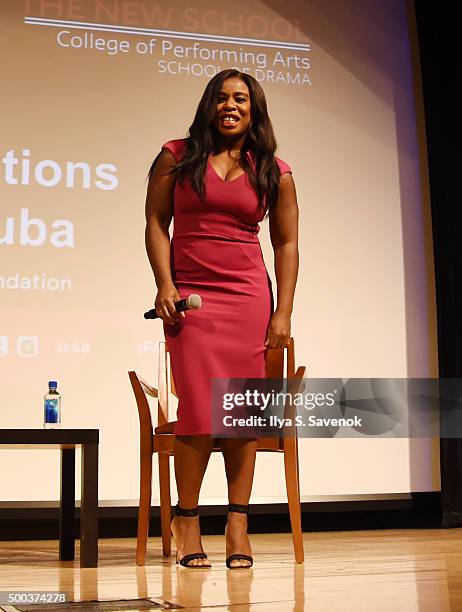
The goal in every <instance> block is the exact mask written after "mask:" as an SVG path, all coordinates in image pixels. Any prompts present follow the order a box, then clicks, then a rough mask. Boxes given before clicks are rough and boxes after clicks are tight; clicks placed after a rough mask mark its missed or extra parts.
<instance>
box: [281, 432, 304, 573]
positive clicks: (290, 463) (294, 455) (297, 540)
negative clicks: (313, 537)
mask: <svg viewBox="0 0 462 612" xmlns="http://www.w3.org/2000/svg"><path fill="white" fill-rule="evenodd" d="M284 469H285V475H286V488H287V500H288V502H289V515H290V526H291V528H292V540H293V543H294V553H295V562H296V563H303V562H304V560H305V554H304V551H303V535H302V512H301V506H300V483H299V478H298V448H297V438H296V437H295V436H290V437H286V438H284Z"/></svg>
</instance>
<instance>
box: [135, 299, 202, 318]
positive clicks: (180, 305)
mask: <svg viewBox="0 0 462 612" xmlns="http://www.w3.org/2000/svg"><path fill="white" fill-rule="evenodd" d="M201 306H202V299H201V296H200V295H197V293H191V295H189V296H188V297H187V298H184V299H183V300H179V301H178V302H175V310H176V311H177V312H183V310H189V309H193V310H196V309H197V308H200V307H201ZM144 318H145V319H158V318H159V315H158V314H157V312H156V309H155V308H152V309H151V310H148V312H145V313H144Z"/></svg>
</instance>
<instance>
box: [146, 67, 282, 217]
mask: <svg viewBox="0 0 462 612" xmlns="http://www.w3.org/2000/svg"><path fill="white" fill-rule="evenodd" d="M231 77H239V78H240V79H242V80H243V81H244V83H245V84H246V85H247V87H248V88H249V95H250V125H249V128H248V130H247V134H246V138H245V141H244V144H243V146H242V148H241V158H240V162H241V164H242V167H243V169H244V170H245V172H246V173H247V175H248V176H249V180H250V184H251V185H252V187H253V189H254V190H255V192H256V194H257V196H258V204H259V207H260V208H261V210H262V212H263V213H266V215H268V213H269V211H270V209H271V208H272V207H273V206H275V204H276V202H277V199H278V194H279V178H280V176H281V172H280V170H279V166H278V164H277V162H276V159H275V152H276V148H277V143H276V138H275V136H274V131H273V126H272V124H271V120H270V118H269V116H268V109H267V105H266V98H265V94H264V92H263V89H262V87H261V85H260V83H259V82H258V81H257V80H256V79H255V78H254V77H253V76H251V75H250V74H246V73H243V72H240V71H239V70H235V69H229V70H222V71H221V72H219V73H217V74H216V75H215V76H214V77H213V78H212V79H211V80H210V81H209V82H208V84H207V86H206V88H205V91H204V93H203V94H202V98H201V100H200V102H199V105H198V107H197V111H196V115H195V117H194V121H193V123H192V125H191V127H190V128H189V137H188V138H187V139H186V150H185V154H184V157H183V159H182V160H181V161H179V163H177V164H176V166H174V167H173V168H172V170H171V172H176V173H177V180H178V182H179V184H180V185H183V184H184V182H185V180H188V181H189V182H190V184H191V186H192V188H193V189H194V191H195V192H196V193H197V195H198V196H199V197H200V198H201V199H203V198H204V197H205V185H204V176H205V172H206V169H207V160H208V158H209V155H210V154H211V153H213V152H214V150H216V148H217V143H218V141H219V139H220V137H221V135H220V134H219V132H218V131H217V129H216V128H215V126H214V125H213V119H214V116H215V113H216V109H217V103H218V96H219V94H220V91H221V88H222V85H223V83H224V81H225V80H226V79H229V78H231ZM247 152H250V153H251V155H252V157H253V164H254V165H253V164H252V163H251V162H250V160H249V158H248V155H247ZM159 155H160V153H159ZM159 155H158V156H157V157H156V159H155V160H154V161H153V162H152V165H151V168H150V170H149V173H148V180H150V178H151V176H152V174H153V172H154V168H155V165H156V163H157V160H158V158H159Z"/></svg>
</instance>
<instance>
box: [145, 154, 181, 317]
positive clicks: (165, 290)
mask: <svg viewBox="0 0 462 612" xmlns="http://www.w3.org/2000/svg"><path fill="white" fill-rule="evenodd" d="M174 165H175V158H174V157H173V154H172V153H170V151H168V150H166V149H164V150H163V151H162V152H161V154H160V156H159V158H158V160H157V164H156V166H155V168H154V172H153V174H152V176H151V179H150V181H149V185H148V189H147V194H146V230H145V243H146V252H147V255H148V259H149V262H150V264H151V268H152V271H153V273H154V278H155V281H156V285H157V296H156V300H155V308H156V310H157V311H158V312H161V313H162V320H163V321H165V322H167V323H170V324H175V323H176V321H177V320H178V317H179V316H180V315H179V313H177V312H176V310H175V306H174V302H175V301H177V300H179V299H181V298H180V295H179V294H178V291H177V289H176V287H175V285H174V284H173V280H172V272H171V269H170V235H169V231H168V228H169V227H170V223H171V221H172V217H173V192H174V189H175V180H176V177H175V174H174V173H172V174H167V172H168V171H169V170H170V169H171V167H172V166H174ZM181 316H184V313H181Z"/></svg>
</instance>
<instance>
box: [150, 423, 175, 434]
mask: <svg viewBox="0 0 462 612" xmlns="http://www.w3.org/2000/svg"><path fill="white" fill-rule="evenodd" d="M177 422H178V421H169V422H168V423H163V424H162V425H158V426H157V427H155V428H154V433H156V434H172V433H174V432H175V424H176V423H177Z"/></svg>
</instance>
